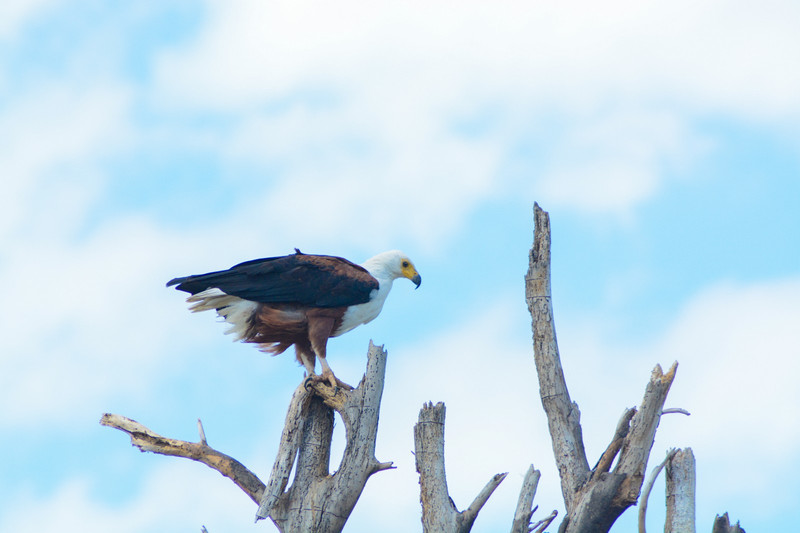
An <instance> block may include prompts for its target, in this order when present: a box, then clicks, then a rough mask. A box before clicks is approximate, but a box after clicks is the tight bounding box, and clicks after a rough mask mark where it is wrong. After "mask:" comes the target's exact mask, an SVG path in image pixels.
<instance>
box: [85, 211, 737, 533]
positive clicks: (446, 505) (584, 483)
mask: <svg viewBox="0 0 800 533" xmlns="http://www.w3.org/2000/svg"><path fill="white" fill-rule="evenodd" d="M534 225H535V231H534V242H533V246H532V248H531V251H530V255H529V265H528V272H527V274H526V276H525V296H526V300H527V303H528V309H529V311H530V314H531V328H532V333H533V355H534V361H535V366H536V371H537V374H538V379H539V393H540V397H541V402H542V406H543V407H544V411H545V413H546V415H547V420H548V428H549V432H550V437H551V441H552V446H553V452H554V455H555V459H556V465H557V467H558V471H559V477H560V479H561V492H562V496H563V498H564V503H565V508H566V515H565V516H564V519H563V521H562V522H561V524H560V527H559V533H601V532H607V531H608V530H609V529H610V528H611V526H612V524H613V523H614V521H615V520H616V519H617V517H619V515H620V514H622V512H624V511H625V510H626V509H627V508H628V507H630V506H632V505H633V504H634V503H636V501H637V499H638V498H639V495H640V492H641V491H642V490H643V482H644V474H645V470H646V468H647V462H648V458H649V455H650V451H651V448H652V446H653V440H654V438H655V432H656V428H657V426H658V423H659V421H660V419H661V415H663V414H666V413H669V412H675V411H677V412H683V413H685V411H683V410H680V409H664V402H665V400H666V397H667V394H668V392H669V389H670V386H671V385H672V382H673V380H674V378H675V372H676V370H677V362H676V363H673V365H672V366H671V367H670V369H669V370H668V371H667V372H666V373H665V372H663V370H662V369H661V367H660V366H659V365H656V367H655V369H654V370H653V372H652V374H651V376H650V381H649V383H648V384H647V386H646V387H645V392H644V397H643V399H642V402H641V404H640V405H639V407H638V408H629V409H625V411H624V412H623V414H622V416H621V418H620V420H619V422H618V423H617V427H616V429H615V431H614V434H613V436H612V438H611V441H610V443H609V445H608V446H607V448H606V450H605V451H604V452H603V453H602V454H601V456H600V458H599V460H598V461H597V463H596V464H595V466H594V467H593V468H590V467H589V462H588V458H587V456H586V451H585V447H584V443H583V435H582V430H581V424H580V410H579V409H578V405H577V404H576V403H575V402H573V401H572V400H571V399H570V395H569V391H568V390H567V384H566V380H565V378H564V372H563V369H562V366H561V360H560V356H559V352H558V344H557V341H556V332H555V324H554V320H553V305H552V298H551V289H550V220H549V216H548V214H547V213H546V212H544V211H542V210H541V209H540V208H539V206H538V205H534ZM367 355H368V357H367V370H366V373H365V376H364V378H363V379H362V380H361V382H360V383H359V385H358V387H356V388H355V389H353V390H351V391H345V390H340V389H333V388H331V387H330V386H328V384H327V383H321V382H320V383H311V384H309V386H308V388H306V387H305V386H304V385H300V386H299V387H298V388H297V390H296V391H295V392H294V395H293V396H292V399H291V402H290V405H289V409H288V412H287V415H286V423H285V426H284V430H283V433H282V435H281V440H280V446H279V450H278V455H277V458H276V460H275V463H274V465H273V468H272V472H271V474H270V477H269V479H268V481H267V483H266V484H265V483H263V482H262V481H261V480H260V479H259V478H258V476H256V475H255V474H254V473H253V472H251V471H250V470H248V469H247V468H246V467H245V466H244V465H242V464H241V463H240V462H239V461H237V460H236V459H234V458H232V457H229V456H227V455H225V454H223V453H221V452H219V451H217V450H214V449H213V448H211V447H210V446H209V445H208V442H207V440H206V437H205V433H204V430H203V427H202V424H200V423H199V421H198V428H199V433H200V437H199V441H198V442H186V441H180V440H176V439H170V438H167V437H163V436H161V435H159V434H157V433H155V432H153V431H151V430H149V429H148V428H146V427H145V426H143V425H141V424H139V423H138V422H136V421H134V420H131V419H128V418H125V417H122V416H119V415H112V414H106V415H103V418H102V419H101V424H103V425H106V426H110V427H114V428H117V429H120V430H121V431H124V432H126V433H128V434H129V435H130V437H131V442H132V444H133V445H134V446H137V447H138V448H139V449H141V450H142V451H148V452H153V453H159V454H163V455H172V456H176V457H185V458H188V459H192V460H195V461H199V462H202V463H204V464H206V465H208V466H209V467H211V468H213V469H214V470H217V471H218V472H220V473H221V474H222V475H224V476H226V477H228V478H229V479H231V480H232V481H233V482H234V483H235V484H236V485H237V486H238V487H239V488H240V489H241V490H242V491H244V492H245V493H246V494H247V496H248V497H250V499H251V500H253V501H254V502H255V503H257V504H259V507H258V511H257V514H256V517H257V518H256V519H257V520H258V519H262V518H267V517H269V518H270V519H271V520H272V521H273V523H274V524H275V525H276V526H277V528H278V529H279V530H280V531H281V532H284V533H296V532H305V531H316V532H319V533H337V532H339V531H341V530H342V528H343V527H344V525H345V522H346V521H347V519H348V517H349V516H350V513H351V512H352V510H353V507H354V506H355V504H356V502H357V500H358V498H359V496H360V495H361V492H362V491H363V489H364V486H365V484H366V482H367V480H368V479H369V477H370V476H371V475H372V474H374V473H376V472H380V471H381V470H386V469H389V468H393V465H392V463H391V462H385V463H382V462H379V461H378V460H377V459H376V458H375V438H376V434H377V427H378V414H379V411H380V404H381V397H382V394H383V386H384V377H385V370H386V357H387V353H386V351H384V350H383V348H382V347H381V348H379V347H376V346H374V345H373V344H372V343H371V342H370V347H369V352H368V354H367ZM334 412H336V413H339V415H340V416H341V418H342V421H343V423H344V427H345V435H346V440H347V442H346V448H345V452H344V457H343V459H342V462H341V464H340V466H339V468H338V470H337V471H336V472H335V473H334V474H330V473H329V469H330V465H329V463H330V450H331V438H332V433H333V418H334ZM685 414H688V413H685ZM444 423H445V407H444V404H442V403H439V404H436V405H435V406H434V405H433V404H432V403H428V404H426V405H424V406H423V408H422V410H421V411H420V414H419V421H418V423H417V424H416V425H415V426H414V444H415V452H416V470H417V472H418V473H419V476H420V501H421V503H422V525H423V531H424V532H425V533H429V532H430V533H432V532H437V533H438V532H441V533H466V532H468V531H470V530H471V528H472V525H473V524H474V522H475V519H476V517H477V515H478V512H479V511H480V510H481V508H482V507H483V505H484V504H485V503H486V501H487V500H488V499H489V497H490V496H491V494H492V493H493V491H494V490H495V489H496V488H497V487H498V486H499V485H500V483H502V481H503V480H504V479H505V477H506V475H507V474H505V473H503V474H497V475H495V476H493V477H492V479H490V480H489V482H488V483H487V484H486V486H485V487H484V488H483V489H482V490H481V491H480V492H479V493H478V495H477V497H476V498H475V500H474V501H473V502H472V504H471V505H470V506H469V507H468V508H467V509H466V510H464V511H461V512H459V511H458V510H457V509H456V506H455V504H454V502H453V501H452V499H451V498H450V496H449V493H448V489H447V479H446V476H445V470H444ZM665 465H666V467H667V477H668V482H667V484H668V485H667V486H668V489H667V493H668V496H667V505H668V512H667V515H668V518H667V526H666V528H665V531H674V532H676V533H677V532H693V531H694V521H695V516H694V483H695V481H694V476H695V474H694V457H693V455H692V453H691V449H688V448H687V449H686V450H682V451H670V452H669V454H668V457H667V459H665V460H664V462H663V463H662V464H661V465H659V467H657V469H656V471H655V472H654V473H653V474H651V476H650V479H649V480H648V482H647V484H645V485H644V494H643V498H642V507H641V508H640V532H641V533H644V514H645V512H646V507H647V495H648V494H649V491H650V488H651V487H652V483H653V481H654V480H655V477H656V476H657V474H658V472H659V471H660V470H661V469H662V468H663V467H664V466H665ZM292 471H294V478H293V480H292V483H291V486H289V480H290V475H291V473H292ZM539 478H540V472H539V471H538V470H536V469H535V468H534V467H533V465H531V466H530V468H529V469H528V472H527V474H526V475H525V479H524V481H523V485H522V489H521V490H520V495H519V500H518V503H517V508H516V511H515V513H514V517H513V521H512V526H511V532H512V533H542V532H543V531H544V530H545V529H546V528H547V527H548V526H549V525H550V523H552V522H553V520H554V519H555V518H556V515H557V512H556V511H553V512H551V513H550V514H549V515H548V516H546V517H544V518H543V519H541V520H539V521H538V522H537V523H535V524H532V523H531V517H532V516H533V513H534V512H535V510H536V507H534V506H533V500H534V496H535V494H536V488H537V485H538V482H539ZM287 487H288V488H287ZM713 533H744V532H743V530H742V529H741V528H740V527H739V525H738V523H737V524H736V525H734V526H731V525H730V522H729V520H728V515H727V513H726V514H725V515H723V516H722V517H717V519H716V520H715V523H714V529H713Z"/></svg>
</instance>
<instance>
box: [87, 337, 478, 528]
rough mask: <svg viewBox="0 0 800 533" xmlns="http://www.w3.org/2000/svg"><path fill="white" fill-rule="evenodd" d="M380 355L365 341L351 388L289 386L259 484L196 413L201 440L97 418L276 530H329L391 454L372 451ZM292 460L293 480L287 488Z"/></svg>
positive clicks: (346, 513)
mask: <svg viewBox="0 0 800 533" xmlns="http://www.w3.org/2000/svg"><path fill="white" fill-rule="evenodd" d="M386 358H387V353H386V351H385V350H383V348H382V347H377V346H375V345H374V344H372V342H370V346H369V351H368V353H367V370H366V373H365V375H364V377H363V378H362V380H361V382H360V383H359V386H358V387H357V388H356V389H354V390H350V391H345V390H342V389H338V388H332V387H330V386H329V385H328V384H327V383H321V382H320V383H310V384H309V386H308V389H306V388H305V386H304V385H302V384H301V385H300V386H299V387H298V388H297V390H295V392H294V395H293V396H292V401H291V402H290V405H289V410H288V412H287V415H286V424H285V426H284V429H283V433H282V435H281V441H280V446H279V450H278V455H277V458H276V460H275V464H274V466H273V468H272V473H271V475H270V478H269V481H268V482H267V484H266V485H265V484H264V483H263V482H261V480H260V479H258V477H257V476H256V475H255V474H253V473H252V472H250V470H248V469H247V468H245V467H244V466H242V464H241V463H239V462H238V461H237V460H235V459H233V458H232V457H229V456H227V455H225V454H223V453H220V452H218V451H216V450H214V449H213V448H211V447H210V446H208V443H207V442H206V437H205V431H204V430H203V426H202V423H200V421H198V431H199V433H200V442H186V441H181V440H177V439H170V438H167V437H162V436H161V435H159V434H157V433H155V432H153V431H151V430H149V429H148V428H146V427H144V426H143V425H141V424H139V423H138V422H136V421H134V420H131V419H129V418H125V417H122V416H119V415H112V414H105V415H103V418H102V419H101V421H100V423H101V424H103V425H105V426H110V427H115V428H117V429H120V430H122V431H124V432H126V433H128V434H129V435H130V436H131V442H132V444H133V445H134V446H137V447H138V448H139V449H140V450H142V451H147V452H153V453H159V454H162V455H171V456H175V457H186V458H189V459H192V460H195V461H199V462H202V463H204V464H206V465H208V466H210V467H211V468H213V469H214V470H217V471H218V472H220V473H221V474H222V475H224V476H226V477H228V478H230V479H231V480H233V482H234V483H236V485H237V486H239V488H241V489H242V490H243V491H244V492H245V493H246V494H247V495H248V496H249V497H250V499H252V500H253V501H254V502H256V503H258V504H259V510H258V513H257V519H259V518H266V517H267V516H268V517H269V518H270V519H272V521H273V522H274V523H275V525H276V526H277V527H278V529H279V530H280V531H282V532H285V533H301V532H306V531H315V532H319V533H336V532H339V531H341V530H342V528H343V527H344V524H345V522H346V521H347V518H348V517H349V516H350V513H351V512H352V510H353V507H354V506H355V504H356V502H357V501H358V498H359V496H360V495H361V492H362V491H363V489H364V486H365V484H366V482H367V479H368V478H369V477H370V476H371V475H372V474H374V473H375V472H380V471H381V470H386V469H389V468H394V467H393V465H392V463H391V462H387V463H381V462H379V461H378V460H377V459H375V438H376V436H377V431H378V415H379V411H380V404H381V397H382V394H383V383H384V377H385V374H386ZM334 411H336V412H338V413H339V414H340V415H341V417H342V421H343V423H344V427H345V438H346V440H347V443H346V447H345V452H344V457H343V458H342V463H341V465H340V466H339V470H338V471H337V472H336V473H335V474H333V475H330V474H329V472H328V469H329V462H330V449H331V438H332V434H333V416H334V415H333V413H334ZM293 468H294V471H295V475H294V481H293V482H292V486H291V487H289V489H288V490H287V489H286V486H287V484H288V482H289V476H290V474H291V472H292V469H293ZM487 497H488V496H487Z"/></svg>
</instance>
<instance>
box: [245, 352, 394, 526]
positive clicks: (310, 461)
mask: <svg viewBox="0 0 800 533" xmlns="http://www.w3.org/2000/svg"><path fill="white" fill-rule="evenodd" d="M386 356H387V354H386V352H385V351H384V350H383V349H382V348H379V347H376V346H375V345H373V344H372V343H370V347H369V353H368V361H367V372H366V374H365V376H364V378H363V379H362V380H361V382H360V383H359V385H358V387H356V388H355V389H353V390H352V391H345V390H342V389H332V388H331V387H329V386H328V385H327V384H326V383H322V382H319V383H313V384H311V385H310V389H313V392H312V391H306V390H305V388H304V386H303V385H301V386H300V387H298V389H297V391H295V395H294V397H293V400H292V404H291V406H290V408H289V413H288V414H287V417H286V418H287V420H286V426H285V428H284V432H283V435H282V436H281V443H280V447H279V451H278V456H277V458H276V460H275V464H274V466H273V469H272V474H271V475H270V479H269V481H268V482H267V489H266V490H265V491H264V494H263V497H262V499H261V505H260V506H259V508H258V513H257V515H256V516H257V519H259V518H266V517H269V518H271V519H272V521H273V522H274V523H275V525H276V526H277V527H278V529H279V530H281V531H283V532H285V533H294V532H298V533H299V532H304V531H319V532H326V533H332V532H338V531H341V530H342V528H344V525H345V523H346V522H347V519H348V517H349V516H350V513H351V512H352V510H353V508H354V507H355V504H356V502H357V501H358V498H359V497H360V496H361V492H362V491H363V490H364V486H365V485H366V483H367V479H369V477H370V476H371V475H372V474H374V473H375V472H379V471H381V470H386V469H388V468H392V463H390V462H389V463H381V462H379V461H378V460H377V459H376V458H375V438H376V435H377V431H378V415H379V412H380V404H381V397H382V395H383V384H384V377H385V373H386ZM333 411H336V412H337V413H339V415H340V416H341V417H342V422H343V423H344V427H345V438H346V440H347V444H346V448H345V452H344V457H343V458H342V463H341V465H340V466H339V470H338V471H337V472H336V473H334V474H333V475H330V474H329V473H328V462H329V459H330V445H331V436H332V432H333ZM298 413H299V414H300V416H299V418H300V419H301V420H302V422H300V423H298V422H297V420H298ZM298 429H299V431H298ZM295 457H296V458H297V465H296V469H295V477H294V482H293V483H292V486H291V487H290V488H289V489H288V490H284V489H285V488H286V485H287V484H288V479H289V473H290V472H291V470H292V465H293V462H294V460H295Z"/></svg>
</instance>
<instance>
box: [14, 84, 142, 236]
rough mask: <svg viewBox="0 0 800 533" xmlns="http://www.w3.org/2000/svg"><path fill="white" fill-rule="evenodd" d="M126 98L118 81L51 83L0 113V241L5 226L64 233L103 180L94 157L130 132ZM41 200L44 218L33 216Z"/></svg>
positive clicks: (78, 219) (94, 196)
mask: <svg viewBox="0 0 800 533" xmlns="http://www.w3.org/2000/svg"><path fill="white" fill-rule="evenodd" d="M130 96H131V95H130V92H129V91H128V90H127V89H126V88H125V87H124V86H120V85H113V84H98V85H96V86H93V87H90V88H87V87H84V86H80V85H76V86H72V85H70V84H69V83H53V84H51V85H48V86H44V87H40V88H37V89H36V90H33V91H31V92H30V93H29V94H26V95H25V96H23V97H20V98H19V99H17V100H16V101H15V102H14V105H13V106H10V107H9V108H7V109H6V110H5V111H4V112H3V113H2V114H0V132H2V134H0V160H2V161H3V175H4V177H5V178H6V179H4V180H3V194H2V195H0V239H7V238H8V237H9V234H10V233H11V232H12V231H15V232H25V233H26V234H28V236H29V235H30V234H29V232H31V231H32V232H35V233H38V232H41V233H42V234H44V235H48V236H49V237H50V238H52V237H54V236H55V235H62V236H63V235H68V234H69V230H74V229H75V227H76V226H77V225H78V224H80V223H81V222H82V221H83V217H84V216H85V214H86V209H87V206H88V205H89V204H91V203H93V202H95V201H97V195H98V194H99V192H100V190H101V186H102V183H103V177H102V176H101V175H99V169H98V167H99V160H100V158H102V157H103V156H107V155H109V154H110V153H113V152H114V151H116V150H118V149H119V148H120V147H121V146H123V145H124V143H125V142H126V140H127V139H128V136H129V135H130V130H129V128H128V123H127V120H126V114H127V111H128V106H129V103H130ZM42 204H44V205H46V209H42V211H41V212H42V213H47V216H45V217H42V216H33V214H32V213H33V212H34V210H32V209H31V208H35V210H38V209H40V208H41V206H42ZM56 221H57V223H56ZM53 232H55V234H54V233H53Z"/></svg>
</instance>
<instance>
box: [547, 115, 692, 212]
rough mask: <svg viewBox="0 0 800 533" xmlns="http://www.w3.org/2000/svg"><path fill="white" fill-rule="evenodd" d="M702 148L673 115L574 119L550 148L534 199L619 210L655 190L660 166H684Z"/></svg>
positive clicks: (661, 170) (660, 176)
mask: <svg viewBox="0 0 800 533" xmlns="http://www.w3.org/2000/svg"><path fill="white" fill-rule="evenodd" d="M707 146H708V141H704V140H701V139H699V138H698V136H697V135H696V134H695V133H694V132H692V131H691V129H690V128H689V127H688V125H687V124H686V123H685V122H684V121H683V120H681V119H680V118H679V117H678V116H676V115H675V114H670V113H665V112H657V111H653V110H639V111H632V110H616V111H612V112H607V114H604V116H601V117H592V118H587V119H585V120H578V121H576V124H575V125H574V127H573V128H571V129H570V130H569V131H568V132H567V133H566V134H565V135H564V138H563V139H562V140H561V141H560V142H559V143H558V144H557V145H556V147H555V149H554V150H553V152H552V155H551V156H550V159H551V162H550V164H549V165H548V166H549V167H550V170H549V171H546V172H545V174H544V175H543V176H542V178H541V181H540V182H539V183H538V184H537V185H536V187H535V190H536V191H537V192H538V193H539V194H537V198H540V201H542V202H544V203H546V204H548V205H553V206H567V207H570V206H571V207H574V208H575V209H579V210H585V211H589V212H592V211H595V212H597V211H600V212H618V213H619V212H621V213H625V211H626V210H627V209H628V208H630V207H632V206H636V205H640V204H641V203H643V202H644V201H646V200H650V199H652V198H653V197H654V196H655V195H656V194H657V193H658V192H659V190H660V189H661V187H662V181H663V180H664V174H665V173H666V172H665V171H666V170H672V169H681V168H683V167H685V166H686V164H687V163H688V162H689V161H691V160H692V159H694V158H695V157H696V156H697V155H699V154H700V153H701V152H702V151H703V150H704V149H705V148H706V147H707Z"/></svg>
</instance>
